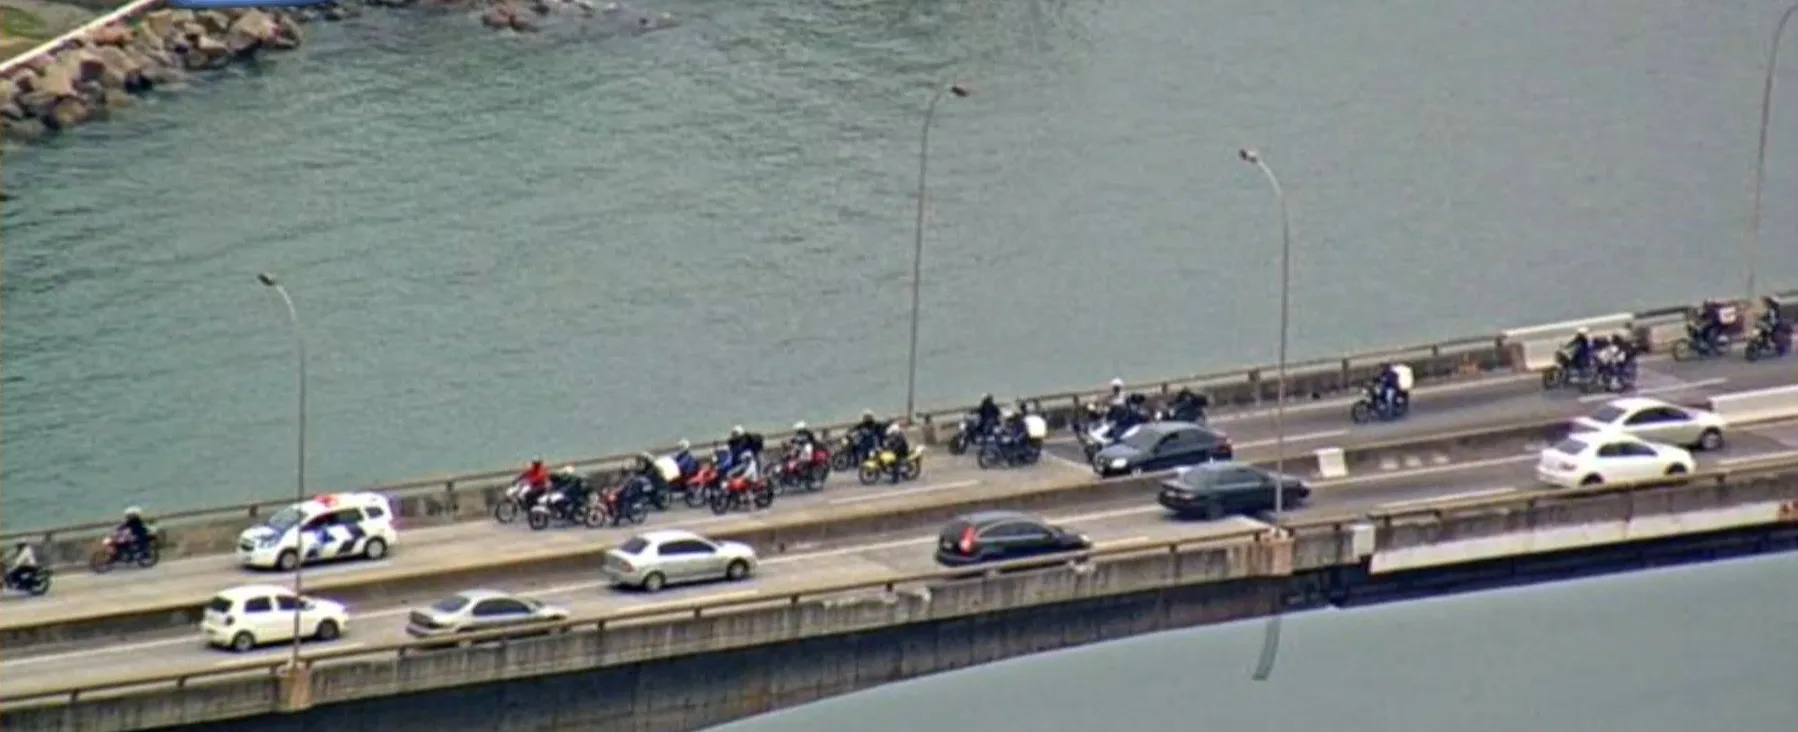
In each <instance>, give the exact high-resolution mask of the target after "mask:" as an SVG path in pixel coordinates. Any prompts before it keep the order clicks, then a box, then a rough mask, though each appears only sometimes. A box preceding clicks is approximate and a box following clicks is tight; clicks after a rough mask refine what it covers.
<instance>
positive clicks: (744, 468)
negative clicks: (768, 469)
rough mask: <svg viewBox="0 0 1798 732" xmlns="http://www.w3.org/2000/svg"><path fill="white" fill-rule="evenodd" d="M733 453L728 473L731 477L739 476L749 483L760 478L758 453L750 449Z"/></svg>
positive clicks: (760, 460)
mask: <svg viewBox="0 0 1798 732" xmlns="http://www.w3.org/2000/svg"><path fill="white" fill-rule="evenodd" d="M733 454H734V455H735V457H734V458H732V460H731V465H730V475H731V476H732V477H740V478H742V479H744V480H747V481H749V482H751V483H754V482H756V481H758V480H761V478H762V459H761V455H760V454H759V453H756V452H754V451H752V450H743V451H742V452H738V453H733Z"/></svg>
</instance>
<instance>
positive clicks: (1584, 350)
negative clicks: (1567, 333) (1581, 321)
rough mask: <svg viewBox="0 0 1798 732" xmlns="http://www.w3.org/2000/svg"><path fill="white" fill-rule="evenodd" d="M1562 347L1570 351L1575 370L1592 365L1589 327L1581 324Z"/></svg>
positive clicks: (1585, 368)
mask: <svg viewBox="0 0 1798 732" xmlns="http://www.w3.org/2000/svg"><path fill="white" fill-rule="evenodd" d="M1563 348H1565V349H1567V350H1568V351H1570V352H1572V358H1573V369H1574V370H1575V371H1585V370H1587V369H1589V368H1591V367H1592V331H1591V330H1590V329H1588V328H1586V327H1584V326H1581V327H1580V329H1579V330H1578V331H1577V332H1575V333H1574V334H1573V338H1572V339H1571V340H1569V341H1567V345H1565V346H1563Z"/></svg>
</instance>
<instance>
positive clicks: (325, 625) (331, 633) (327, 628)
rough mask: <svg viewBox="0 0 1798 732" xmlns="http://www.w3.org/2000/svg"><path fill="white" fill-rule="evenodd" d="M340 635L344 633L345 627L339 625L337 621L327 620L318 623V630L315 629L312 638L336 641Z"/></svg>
mask: <svg viewBox="0 0 1798 732" xmlns="http://www.w3.org/2000/svg"><path fill="white" fill-rule="evenodd" d="M340 635H343V629H342V628H339V627H337V621H335V620H326V621H324V622H321V623H319V624H318V630H316V631H313V633H312V638H313V639H314V640H321V641H334V640H337V636H340Z"/></svg>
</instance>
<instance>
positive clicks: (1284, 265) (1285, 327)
mask: <svg viewBox="0 0 1798 732" xmlns="http://www.w3.org/2000/svg"><path fill="white" fill-rule="evenodd" d="M1236 155H1237V157H1240V158H1242V161H1243V162H1245V163H1248V164H1249V165H1253V166H1255V167H1256V168H1258V169H1260V170H1261V174H1262V175H1264V176H1266V177H1267V183H1268V185H1270V186H1272V187H1273V189H1274V197H1275V198H1277V199H1279V201H1280V346H1279V353H1278V360H1277V361H1276V362H1275V366H1274V371H1275V378H1276V379H1277V380H1278V382H1277V383H1276V384H1275V386H1274V475H1275V476H1276V477H1275V484H1274V513H1273V516H1274V522H1275V524H1276V525H1278V523H1279V519H1280V512H1281V511H1283V510H1284V509H1285V507H1286V500H1285V499H1286V483H1285V481H1286V478H1285V476H1286V341H1287V333H1288V332H1289V331H1290V327H1291V322H1292V320H1291V312H1292V217H1291V216H1290V215H1289V214H1288V213H1287V210H1286V189H1284V188H1282V187H1280V179H1279V178H1278V177H1275V176H1274V170H1273V168H1270V167H1268V166H1267V161H1265V160H1262V159H1261V154H1260V153H1258V152H1256V151H1254V150H1251V149H1249V148H1243V149H1241V150H1238V151H1237V152H1236ZM1279 646H1280V615H1279V613H1278V611H1277V609H1276V612H1275V613H1274V615H1273V617H1271V618H1269V619H1268V621H1267V633H1266V635H1265V637H1264V640H1263V642H1262V644H1261V660H1260V662H1259V663H1258V664H1257V665H1256V667H1255V674H1254V678H1255V680H1256V681H1265V680H1267V678H1268V676H1270V675H1272V674H1273V671H1274V657H1275V654H1277V653H1278V652H1279Z"/></svg>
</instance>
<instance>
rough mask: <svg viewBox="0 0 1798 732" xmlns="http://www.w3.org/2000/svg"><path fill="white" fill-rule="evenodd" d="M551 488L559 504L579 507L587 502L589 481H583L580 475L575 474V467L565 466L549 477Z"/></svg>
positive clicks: (552, 494) (554, 498)
mask: <svg viewBox="0 0 1798 732" xmlns="http://www.w3.org/2000/svg"><path fill="white" fill-rule="evenodd" d="M549 488H550V490H551V491H553V492H552V493H550V495H551V496H553V498H552V500H554V501H555V502H557V503H563V502H567V503H568V504H569V505H574V506H578V505H580V504H581V502H582V501H585V500H587V481H585V480H582V479H581V476H580V474H579V473H576V472H574V466H573V465H564V466H562V467H561V468H560V469H558V470H556V474H555V475H552V476H550V477H549Z"/></svg>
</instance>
